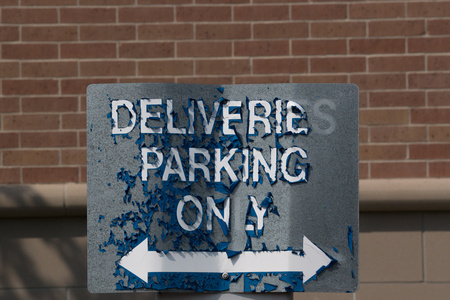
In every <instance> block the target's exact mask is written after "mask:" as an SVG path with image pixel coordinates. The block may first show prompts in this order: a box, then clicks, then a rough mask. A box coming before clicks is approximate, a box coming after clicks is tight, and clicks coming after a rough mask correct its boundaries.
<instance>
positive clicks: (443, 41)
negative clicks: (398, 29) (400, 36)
mask: <svg viewBox="0 0 450 300" xmlns="http://www.w3.org/2000/svg"><path fill="white" fill-rule="evenodd" d="M408 52H410V53H416V52H425V53H433V52H445V53H447V52H450V37H428V38H426V37H421V38H409V39H408Z"/></svg>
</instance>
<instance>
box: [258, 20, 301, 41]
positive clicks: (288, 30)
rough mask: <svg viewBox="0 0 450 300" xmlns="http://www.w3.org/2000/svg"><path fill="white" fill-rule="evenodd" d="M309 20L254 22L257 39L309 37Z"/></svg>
mask: <svg viewBox="0 0 450 300" xmlns="http://www.w3.org/2000/svg"><path fill="white" fill-rule="evenodd" d="M308 35H309V27H308V23H307V22H282V23H268V24H266V23H256V24H253V36H254V38H255V39H280V38H286V39H292V38H302V37H308Z"/></svg>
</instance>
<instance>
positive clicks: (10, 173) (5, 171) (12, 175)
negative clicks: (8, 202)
mask: <svg viewBox="0 0 450 300" xmlns="http://www.w3.org/2000/svg"><path fill="white" fill-rule="evenodd" d="M0 183H1V184H10V183H20V169H19V168H3V167H0Z"/></svg>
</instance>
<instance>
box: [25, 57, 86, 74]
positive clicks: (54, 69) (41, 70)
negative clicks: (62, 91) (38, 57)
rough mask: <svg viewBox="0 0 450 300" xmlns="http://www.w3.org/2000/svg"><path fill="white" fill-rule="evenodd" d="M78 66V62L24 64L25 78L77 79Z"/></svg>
mask: <svg viewBox="0 0 450 300" xmlns="http://www.w3.org/2000/svg"><path fill="white" fill-rule="evenodd" d="M77 75H78V65H77V63H76V62H72V61H70V62H65V61H58V62H23V63H22V76H24V77H40V78H42V77H76V76H77Z"/></svg>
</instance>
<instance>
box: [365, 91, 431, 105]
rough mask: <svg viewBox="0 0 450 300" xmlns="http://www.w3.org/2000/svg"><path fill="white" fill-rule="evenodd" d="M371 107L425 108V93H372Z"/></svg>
mask: <svg viewBox="0 0 450 300" xmlns="http://www.w3.org/2000/svg"><path fill="white" fill-rule="evenodd" d="M369 103H370V106H371V107H381V106H385V107H395V106H408V107H410V106H424V105H425V92H410V91H406V92H401V91H395V92H394V91H392V92H371V93H370V102H369Z"/></svg>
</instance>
